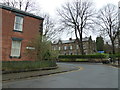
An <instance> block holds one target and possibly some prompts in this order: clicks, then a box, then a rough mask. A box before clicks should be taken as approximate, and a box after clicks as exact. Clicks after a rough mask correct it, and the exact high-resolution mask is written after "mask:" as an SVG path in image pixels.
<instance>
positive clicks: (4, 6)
mask: <svg viewBox="0 0 120 90" xmlns="http://www.w3.org/2000/svg"><path fill="white" fill-rule="evenodd" d="M0 8H2V9H5V10H9V11H12V12H15V13H19V14H23V15H25V16H30V17H33V18H36V19H40V20H44V18H42V17H40V16H36V15H34V14H31V13H28V12H25V11H22V10H20V9H17V8H14V7H10V6H7V5H4V4H3V3H0Z"/></svg>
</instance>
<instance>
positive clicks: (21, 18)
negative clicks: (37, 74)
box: [0, 4, 43, 61]
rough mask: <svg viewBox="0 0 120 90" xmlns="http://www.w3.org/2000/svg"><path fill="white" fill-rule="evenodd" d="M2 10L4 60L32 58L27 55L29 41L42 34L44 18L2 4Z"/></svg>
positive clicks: (0, 9) (0, 6)
mask: <svg viewBox="0 0 120 90" xmlns="http://www.w3.org/2000/svg"><path fill="white" fill-rule="evenodd" d="M0 11H1V12H2V18H1V19H2V60H3V61H24V60H31V59H30V58H29V57H27V56H26V55H25V50H26V49H31V47H29V46H27V45H28V41H30V40H32V39H34V38H35V37H36V35H37V34H39V33H40V34H42V23H43V18H41V17H39V16H36V15H33V14H31V13H27V12H24V11H21V10H19V9H16V8H13V7H9V6H6V5H2V4H0Z"/></svg>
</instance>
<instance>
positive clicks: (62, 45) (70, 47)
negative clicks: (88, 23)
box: [52, 37, 96, 55]
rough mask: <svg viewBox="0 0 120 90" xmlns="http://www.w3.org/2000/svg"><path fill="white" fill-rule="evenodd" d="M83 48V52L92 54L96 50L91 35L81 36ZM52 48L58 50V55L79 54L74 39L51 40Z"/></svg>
mask: <svg viewBox="0 0 120 90" xmlns="http://www.w3.org/2000/svg"><path fill="white" fill-rule="evenodd" d="M83 49H84V53H85V54H93V53H95V52H96V44H95V41H93V40H92V39H91V37H85V38H83ZM52 50H58V51H59V53H60V55H80V54H81V53H80V50H79V46H78V42H77V40H76V39H72V38H70V39H69V40H59V41H57V42H53V44H52Z"/></svg>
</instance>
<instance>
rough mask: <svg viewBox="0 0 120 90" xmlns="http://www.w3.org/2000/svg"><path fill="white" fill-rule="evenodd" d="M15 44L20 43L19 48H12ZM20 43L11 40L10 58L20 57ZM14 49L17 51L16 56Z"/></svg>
mask: <svg viewBox="0 0 120 90" xmlns="http://www.w3.org/2000/svg"><path fill="white" fill-rule="evenodd" d="M16 42H20V44H19V47H14V46H15V43H16ZM21 43H22V41H20V40H18V41H17V40H12V46H11V57H16V58H18V57H20V53H21ZM16 49H18V50H19V51H18V54H15V51H14V50H16Z"/></svg>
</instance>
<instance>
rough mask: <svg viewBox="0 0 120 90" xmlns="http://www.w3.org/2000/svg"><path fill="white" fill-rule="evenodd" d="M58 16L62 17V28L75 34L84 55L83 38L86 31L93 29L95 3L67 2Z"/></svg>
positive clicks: (81, 0) (79, 0) (80, 0)
mask: <svg viewBox="0 0 120 90" xmlns="http://www.w3.org/2000/svg"><path fill="white" fill-rule="evenodd" d="M58 14H59V16H60V21H61V28H62V29H64V30H72V32H74V33H75V36H76V39H77V40H78V45H79V48H80V52H81V54H84V50H83V42H82V38H83V33H84V32H85V31H86V30H90V29H92V28H93V27H92V25H93V22H92V21H93V18H94V14H95V10H94V9H93V3H92V2H90V1H87V0H86V1H85V0H84V1H83V0H75V1H73V2H72V3H70V2H67V3H66V4H65V5H63V6H62V7H61V9H59V10H58Z"/></svg>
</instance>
